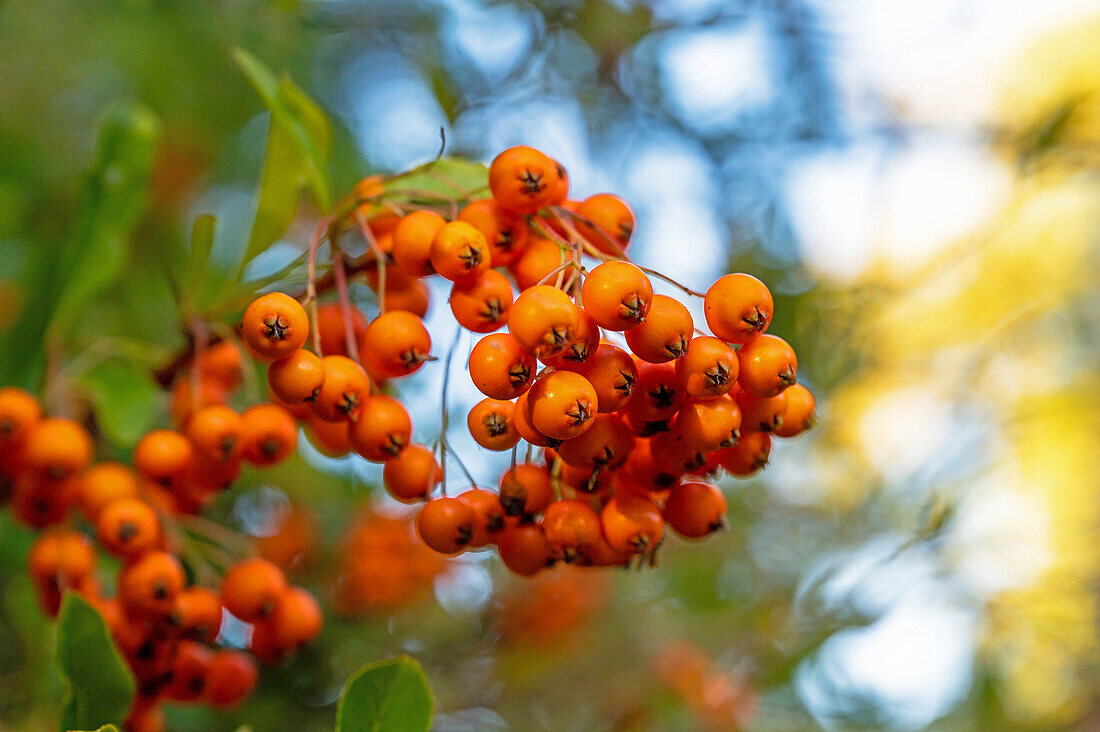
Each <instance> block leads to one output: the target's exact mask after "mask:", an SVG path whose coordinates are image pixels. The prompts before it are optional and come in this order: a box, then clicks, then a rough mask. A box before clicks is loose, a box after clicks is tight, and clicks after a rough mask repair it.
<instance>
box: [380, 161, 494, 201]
mask: <svg viewBox="0 0 1100 732" xmlns="http://www.w3.org/2000/svg"><path fill="white" fill-rule="evenodd" d="M488 185H489V169H488V168H486V167H485V166H484V165H483V164H482V163H478V162H474V161H472V160H463V159H461V158H440V159H439V160H436V161H435V162H432V163H427V164H426V165H422V166H420V167H418V168H414V169H413V170H412V171H410V172H409V173H408V174H407V175H401V176H398V177H396V178H394V179H392V180H390V181H388V182H387V183H386V185H385V190H386V192H387V193H390V194H393V195H399V194H402V193H403V192H405V191H430V192H432V193H440V194H443V195H445V196H452V197H455V198H464V197H466V196H468V195H469V194H470V193H472V192H476V191H483V190H485V189H486V188H487V186H488ZM485 195H486V196H488V192H486V193H485Z"/></svg>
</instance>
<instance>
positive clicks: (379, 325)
mask: <svg viewBox="0 0 1100 732" xmlns="http://www.w3.org/2000/svg"><path fill="white" fill-rule="evenodd" d="M431 351H432V337H431V335H429V333H428V329H427V328H425V327H424V321H422V320H421V319H420V318H418V317H416V316H415V315H413V314H412V313H407V312H404V311H402V310H395V311H393V312H389V313H383V314H381V315H379V316H378V317H377V318H375V319H374V320H372V321H371V323H370V325H368V326H367V329H366V331H364V333H363V337H362V339H361V340H360V341H359V353H360V355H361V356H362V358H363V359H364V361H365V362H367V363H369V365H370V367H371V371H372V373H373V372H377V373H379V374H382V375H383V376H385V377H387V378H394V377H399V376H407V375H409V374H411V373H414V372H415V371H417V370H419V369H420V367H421V366H423V365H424V362H425V361H427V360H429V359H430V358H431Z"/></svg>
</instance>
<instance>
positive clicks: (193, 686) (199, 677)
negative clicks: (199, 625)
mask: <svg viewBox="0 0 1100 732" xmlns="http://www.w3.org/2000/svg"><path fill="white" fill-rule="evenodd" d="M213 657H214V652H213V651H211V650H210V649H209V648H207V647H206V646H204V645H203V644H201V643H196V642H195V641H183V642H181V643H180V644H179V647H177V648H176V653H175V655H174V656H173V657H172V668H171V671H170V679H171V681H169V683H168V686H167V687H165V690H164V694H165V696H167V697H168V698H169V699H171V700H172V701H178V702H192V701H195V700H197V699H199V698H200V697H202V694H203V691H204V690H205V689H206V673H207V671H208V670H209V668H210V660H211V659H212V658H213ZM127 729H129V728H127Z"/></svg>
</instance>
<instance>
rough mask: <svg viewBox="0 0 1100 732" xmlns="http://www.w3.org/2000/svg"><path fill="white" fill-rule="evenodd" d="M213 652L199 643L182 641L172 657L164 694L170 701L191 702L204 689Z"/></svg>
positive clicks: (197, 697) (198, 696) (199, 695)
mask: <svg viewBox="0 0 1100 732" xmlns="http://www.w3.org/2000/svg"><path fill="white" fill-rule="evenodd" d="M213 657H214V652H213V651H211V650H210V649H209V648H207V647H206V646H204V645H203V644H201V643H196V642H195V641H183V642H181V643H180V644H179V646H178V647H177V648H176V653H175V655H174V656H173V657H172V668H171V677H170V678H171V681H170V682H168V686H167V687H165V690H164V694H165V696H167V697H168V698H169V699H171V700H172V701H178V702H192V701H195V700H196V699H199V698H200V697H202V694H203V691H204V690H205V689H206V672H207V671H208V670H209V668H210V660H211V659H212V658H213Z"/></svg>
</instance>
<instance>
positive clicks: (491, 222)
mask: <svg viewBox="0 0 1100 732" xmlns="http://www.w3.org/2000/svg"><path fill="white" fill-rule="evenodd" d="M458 220H459V221H465V222H466V223H468V224H471V225H473V226H474V227H476V228H477V230H478V231H480V232H481V234H482V236H484V237H485V241H486V242H488V244H489V255H490V256H489V266H491V267H507V266H508V265H509V264H511V263H512V262H514V261H515V260H516V257H518V256H519V255H520V253H521V252H523V248H524V247H525V246H526V245H527V225H526V223H525V222H524V221H523V219H521V218H518V217H516V216H515V215H510V214H507V213H505V212H504V211H503V210H502V209H501V208H500V206H498V205H497V203H496V201H494V200H493V199H491V198H483V199H481V200H478V201H474V202H473V203H470V204H469V205H467V206H466V207H465V208H464V209H462V210H461V211H459V212H458Z"/></svg>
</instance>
